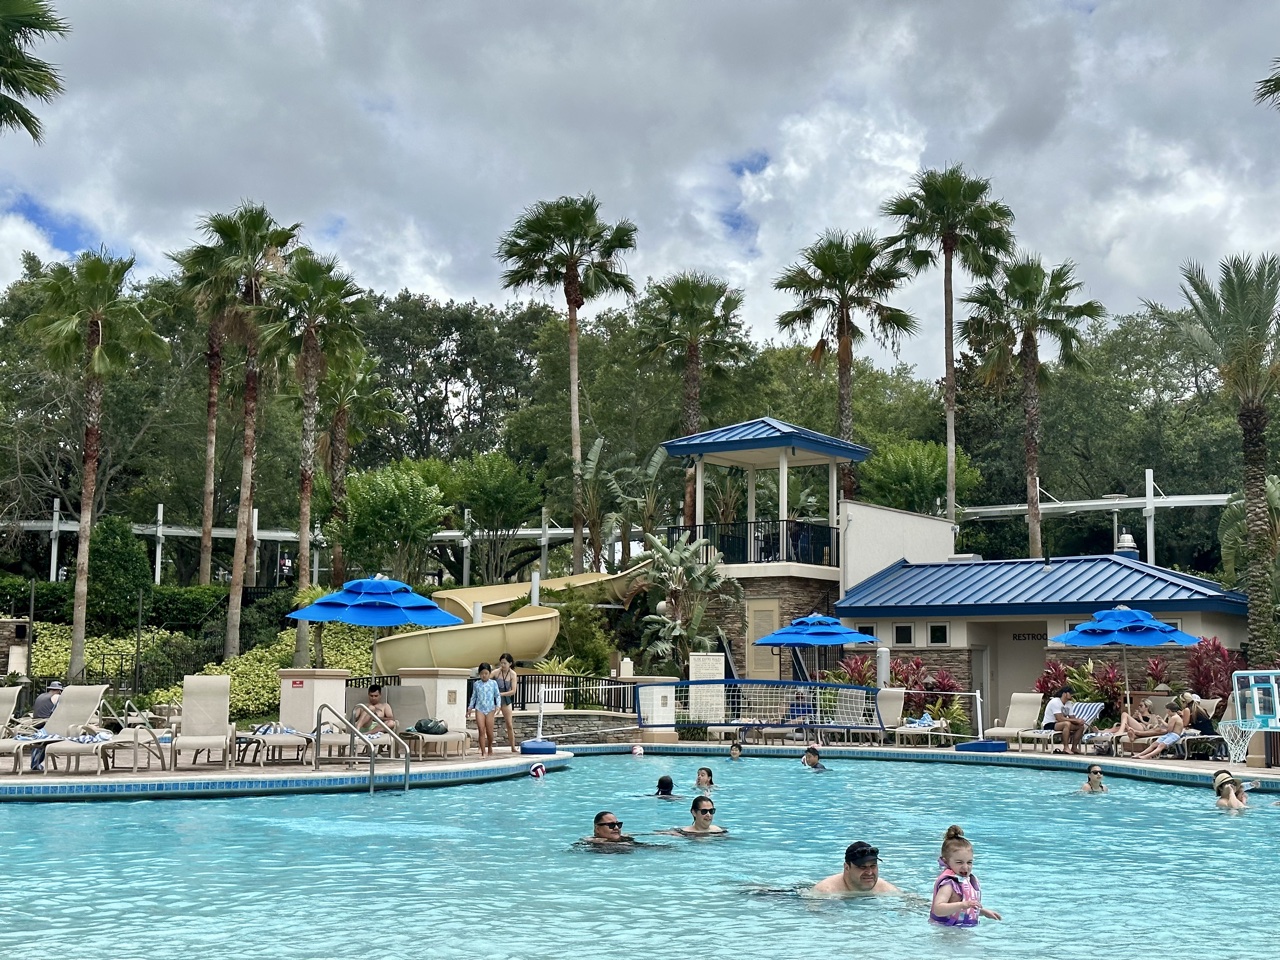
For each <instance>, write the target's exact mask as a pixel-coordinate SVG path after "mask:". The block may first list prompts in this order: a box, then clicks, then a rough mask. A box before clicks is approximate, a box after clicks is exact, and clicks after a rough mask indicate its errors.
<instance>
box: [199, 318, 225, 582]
mask: <svg viewBox="0 0 1280 960" xmlns="http://www.w3.org/2000/svg"><path fill="white" fill-rule="evenodd" d="M222 341H223V333H222V318H221V317H217V318H214V319H212V320H210V321H209V349H208V351H207V352H206V353H205V359H206V361H207V363H208V365H209V393H208V399H207V401H206V403H205V427H204V501H203V506H202V509H201V513H200V573H199V577H198V580H199V583H200V585H201V586H208V584H209V581H210V579H211V578H212V576H213V488H214V480H215V476H216V468H217V463H216V456H217V448H218V394H219V391H220V389H221V387H222Z"/></svg>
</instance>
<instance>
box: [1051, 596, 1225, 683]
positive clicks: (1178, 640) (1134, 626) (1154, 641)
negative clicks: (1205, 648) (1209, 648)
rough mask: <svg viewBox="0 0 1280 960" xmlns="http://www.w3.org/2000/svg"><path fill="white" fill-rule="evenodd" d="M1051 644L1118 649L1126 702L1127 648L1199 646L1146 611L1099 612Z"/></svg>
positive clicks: (1117, 609)
mask: <svg viewBox="0 0 1280 960" xmlns="http://www.w3.org/2000/svg"><path fill="white" fill-rule="evenodd" d="M1050 641H1051V642H1052V643H1061V644H1063V645H1065V646H1068V647H1105V646H1118V647H1119V648H1120V659H1121V661H1122V662H1123V664H1124V697H1125V702H1126V703H1127V702H1128V701H1129V654H1128V648H1129V647H1160V646H1164V645H1165V644H1167V643H1172V644H1176V645H1179V646H1190V645H1191V644H1195V643H1199V642H1200V638H1199V637H1193V636H1191V634H1189V633H1183V632H1182V631H1181V630H1179V629H1178V628H1177V627H1175V626H1173V625H1172V624H1168V623H1164V622H1162V621H1160V620H1157V619H1156V618H1155V617H1153V616H1152V615H1151V614H1149V613H1147V611H1145V610H1130V609H1129V608H1128V607H1124V606H1121V607H1116V608H1114V609H1112V610H1099V611H1098V612H1097V613H1095V614H1094V615H1093V619H1092V620H1090V621H1088V622H1087V623H1082V624H1080V625H1079V626H1078V627H1076V628H1075V629H1074V630H1068V631H1067V632H1066V633H1062V634H1059V635H1058V636H1056V637H1050Z"/></svg>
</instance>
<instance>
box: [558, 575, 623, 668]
mask: <svg viewBox="0 0 1280 960" xmlns="http://www.w3.org/2000/svg"><path fill="white" fill-rule="evenodd" d="M543 602H544V603H549V602H550V601H546V600H544V601H543ZM554 606H555V608H556V610H557V612H559V614H560V629H559V631H558V632H557V634H556V642H555V646H554V647H552V648H551V656H552V657H557V656H558V657H563V658H564V659H565V660H570V661H573V662H574V663H577V664H579V665H581V667H582V669H583V673H584V674H585V675H587V676H592V677H607V676H608V675H609V666H610V662H611V658H612V655H613V646H612V644H610V643H609V638H608V636H607V635H606V634H605V619H604V617H603V615H601V613H600V610H599V609H598V608H597V607H596V605H595V604H594V603H593V602H592V601H591V599H590V594H589V593H587V592H586V591H583V590H574V589H570V590H565V591H563V592H562V595H561V596H560V599H558V600H556V601H555V603H554Z"/></svg>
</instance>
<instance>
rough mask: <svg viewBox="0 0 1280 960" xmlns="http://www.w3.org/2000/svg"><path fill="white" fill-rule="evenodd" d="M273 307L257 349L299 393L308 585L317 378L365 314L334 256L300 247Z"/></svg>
mask: <svg viewBox="0 0 1280 960" xmlns="http://www.w3.org/2000/svg"><path fill="white" fill-rule="evenodd" d="M272 293H273V297H272V299H273V303H272V305H271V307H270V308H269V309H268V311H267V314H266V316H267V318H268V321H267V323H265V324H264V325H263V327H262V349H263V352H264V353H269V354H272V355H274V356H276V357H279V358H281V359H284V360H292V361H293V363H294V375H295V377H296V378H297V381H298V384H299V386H300V387H301V392H302V445H301V446H302V455H301V460H302V462H301V466H300V469H299V480H298V583H297V589H298V590H299V591H302V590H305V589H307V587H309V586H310V585H311V494H312V489H313V487H314V485H315V469H316V442H317V441H316V434H317V431H316V419H317V416H318V410H319V406H320V399H319V393H320V379H321V377H322V376H323V375H324V370H325V366H326V363H327V360H328V359H329V358H336V357H341V356H343V355H347V354H350V353H351V352H352V351H354V350H355V349H357V348H358V347H359V345H360V332H359V328H358V327H357V326H356V320H357V317H358V316H359V315H360V314H361V313H363V312H364V311H365V310H367V309H368V304H367V302H366V301H365V300H364V291H363V290H361V289H360V288H359V287H358V286H356V282H355V280H354V279H353V278H352V277H351V275H350V274H348V273H344V272H343V271H342V270H341V269H340V268H339V264H338V259H337V258H336V257H318V256H316V254H315V253H314V252H313V251H311V250H308V249H306V248H303V249H301V250H296V251H294V253H293V254H292V255H291V256H290V257H289V266H288V268H287V270H286V271H285V273H284V275H283V276H281V277H280V278H279V279H278V280H277V281H276V282H275V283H273V285H272ZM293 665H294V666H295V667H305V666H306V665H307V624H306V622H305V621H302V620H299V621H298V625H297V642H296V645H295V647H294V652H293Z"/></svg>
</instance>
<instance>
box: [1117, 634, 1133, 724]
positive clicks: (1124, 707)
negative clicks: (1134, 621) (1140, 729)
mask: <svg viewBox="0 0 1280 960" xmlns="http://www.w3.org/2000/svg"><path fill="white" fill-rule="evenodd" d="M1120 659H1121V660H1122V661H1124V703H1122V704H1121V705H1120V713H1121V714H1124V713H1125V712H1126V711H1128V712H1130V713H1132V712H1133V694H1131V693H1130V692H1129V648H1128V647H1127V646H1125V645H1123V644H1122V645H1121V646H1120Z"/></svg>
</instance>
